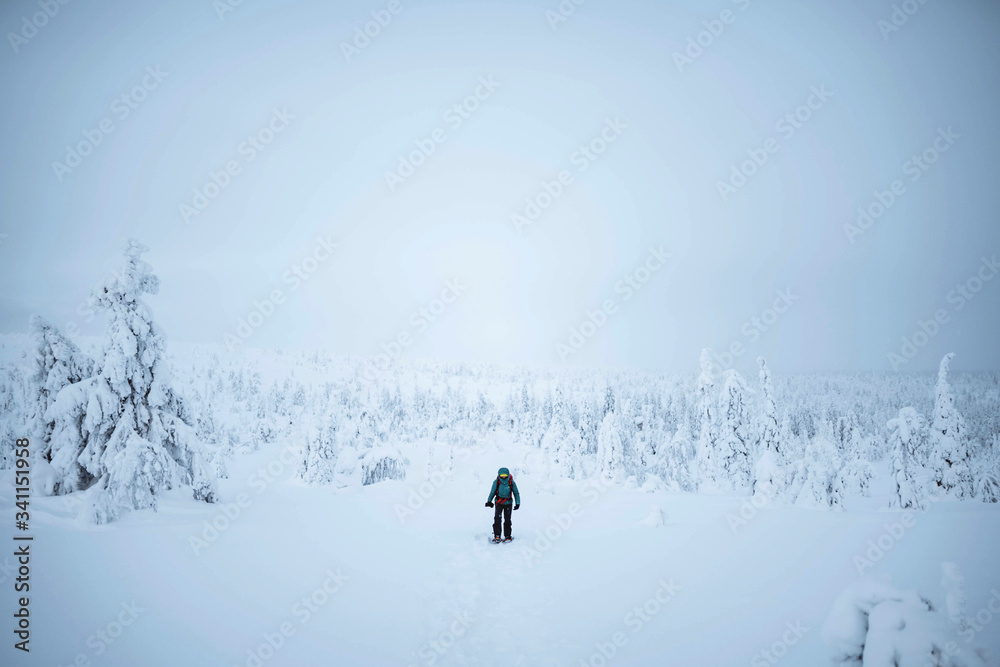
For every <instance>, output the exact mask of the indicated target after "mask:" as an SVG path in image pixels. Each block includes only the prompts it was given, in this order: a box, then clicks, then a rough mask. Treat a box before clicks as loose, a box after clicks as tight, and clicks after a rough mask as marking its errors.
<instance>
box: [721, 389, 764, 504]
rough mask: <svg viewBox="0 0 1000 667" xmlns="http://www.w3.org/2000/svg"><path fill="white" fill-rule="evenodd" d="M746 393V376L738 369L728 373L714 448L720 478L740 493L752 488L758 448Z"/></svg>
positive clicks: (723, 390)
mask: <svg viewBox="0 0 1000 667" xmlns="http://www.w3.org/2000/svg"><path fill="white" fill-rule="evenodd" d="M746 393H747V386H746V382H744V380H743V376H742V375H740V374H739V373H738V372H737V371H736V370H733V369H730V370H727V371H726V375H725V382H723V385H722V395H721V396H720V397H719V414H720V415H721V424H720V428H719V430H718V440H716V441H715V443H714V446H713V449H714V450H715V453H716V454H715V456H714V457H713V458H714V461H715V465H716V467H717V474H718V476H719V477H720V478H721V479H723V480H725V481H726V482H727V484H728V486H729V487H730V488H732V489H733V490H735V491H736V492H737V493H741V494H743V493H748V492H749V491H750V490H751V489H752V479H751V478H752V468H753V451H754V450H755V449H756V443H755V442H753V441H751V435H752V431H751V429H750V416H749V414H748V410H747V405H746V398H745V397H746Z"/></svg>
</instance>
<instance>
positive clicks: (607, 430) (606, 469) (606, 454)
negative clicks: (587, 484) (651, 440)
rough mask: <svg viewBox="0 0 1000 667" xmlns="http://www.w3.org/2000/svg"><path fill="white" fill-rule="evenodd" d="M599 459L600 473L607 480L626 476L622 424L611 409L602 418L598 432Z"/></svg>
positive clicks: (617, 479)
mask: <svg viewBox="0 0 1000 667" xmlns="http://www.w3.org/2000/svg"><path fill="white" fill-rule="evenodd" d="M597 460H598V464H599V474H600V476H601V478H603V479H605V480H607V481H612V480H615V481H620V480H621V479H622V478H623V476H624V470H623V468H624V459H623V451H622V435H621V425H620V424H619V420H618V416H617V415H616V414H615V413H614V411H611V412H609V413H607V414H606V415H604V419H602V420H601V428H600V430H599V431H598V433H597Z"/></svg>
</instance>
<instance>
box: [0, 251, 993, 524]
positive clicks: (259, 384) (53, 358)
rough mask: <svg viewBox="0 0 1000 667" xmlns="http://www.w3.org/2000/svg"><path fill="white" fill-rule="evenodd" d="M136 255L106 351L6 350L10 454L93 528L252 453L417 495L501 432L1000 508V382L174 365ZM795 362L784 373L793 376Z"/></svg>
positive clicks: (120, 278) (535, 458)
mask: <svg viewBox="0 0 1000 667" xmlns="http://www.w3.org/2000/svg"><path fill="white" fill-rule="evenodd" d="M143 250H144V248H143V247H142V246H141V245H139V244H138V243H136V242H131V243H130V244H129V245H127V247H126V258H125V264H124V266H123V267H122V270H121V271H120V272H119V273H118V274H116V276H115V277H114V278H112V279H110V280H109V281H108V283H106V284H102V285H99V286H98V287H97V288H96V289H95V291H94V297H93V299H94V303H95V304H96V305H97V306H99V307H103V308H105V309H106V310H107V313H108V314H107V319H108V333H107V337H106V339H105V340H104V341H101V342H96V341H88V342H89V343H90V345H89V347H90V348H91V349H92V350H93V352H92V353H88V352H86V351H84V349H86V348H87V347H88V346H87V345H86V344H83V348H81V346H79V345H77V344H76V343H75V342H74V341H72V340H70V339H69V338H68V337H66V336H65V335H64V334H63V333H61V332H60V331H59V330H58V329H57V328H56V327H54V326H53V325H52V324H49V323H48V322H46V321H45V320H43V319H42V318H40V317H35V318H33V319H32V321H31V331H30V334H28V335H26V336H9V337H5V339H4V341H3V345H4V351H5V354H4V360H3V367H2V372H3V382H2V384H0V392H2V393H0V398H2V402H3V406H4V418H3V422H2V424H0V432H2V433H3V434H4V436H5V437H4V440H3V442H4V443H5V451H4V452H3V457H2V458H0V463H2V467H4V468H7V467H10V465H11V461H12V460H13V455H12V452H13V441H14V437H19V436H22V435H23V434H25V433H26V432H27V433H30V434H31V435H32V436H33V438H34V440H35V441H36V442H37V443H39V447H38V448H37V450H36V451H37V455H38V460H37V461H36V471H44V473H43V474H44V476H45V479H46V482H45V486H44V490H45V492H46V493H50V494H55V495H61V494H67V493H73V492H77V491H86V492H87V494H86V495H87V497H88V498H92V500H91V501H90V504H89V505H88V512H89V515H90V518H91V519H92V520H94V521H96V522H106V521H109V520H112V519H114V518H115V517H116V516H117V515H118V513H119V512H120V511H124V510H128V509H141V508H145V507H153V506H155V496H156V494H157V493H158V492H159V491H160V490H164V489H170V488H173V487H174V486H176V485H178V484H186V485H189V486H190V485H194V495H195V497H196V498H199V499H202V500H206V501H208V502H212V496H213V492H212V485H213V479H214V478H215V477H218V476H221V477H224V476H225V475H226V469H227V462H228V461H229V460H231V459H232V457H233V456H234V455H237V454H239V453H246V452H251V451H256V450H258V449H260V448H261V447H262V446H268V445H271V444H272V443H274V442H276V441H281V442H290V443H294V444H295V445H296V446H297V448H298V450H299V452H298V455H299V459H300V462H299V469H298V474H299V476H300V477H301V478H302V479H303V480H304V481H305V482H307V483H309V484H313V485H331V486H333V487H335V488H341V487H345V486H351V485H367V484H372V483H375V482H378V481H381V480H383V479H401V478H402V475H403V470H404V466H403V465H402V462H403V461H405V460H406V457H407V449H408V447H409V446H410V445H411V444H412V443H415V442H417V441H420V440H423V439H429V440H431V441H433V442H441V443H447V444H448V445H449V446H452V447H463V446H464V447H469V446H472V445H474V444H476V443H481V442H489V441H490V440H491V439H492V438H494V437H496V435H497V434H498V433H502V434H504V435H505V436H506V437H508V438H509V439H510V440H512V441H513V442H516V443H520V444H523V445H525V446H527V448H528V451H529V452H531V454H532V455H530V456H527V457H525V459H524V460H523V461H519V462H518V469H519V470H520V471H524V472H531V473H535V474H539V475H541V476H542V478H543V479H545V480H549V481H551V480H558V479H573V480H585V479H590V478H594V477H601V478H604V479H607V480H613V481H614V482H615V483H618V484H622V485H624V486H625V487H641V488H644V489H650V490H658V489H666V490H672V491H683V492H690V493H718V492H725V493H736V494H740V495H765V496H767V497H768V498H769V499H770V500H774V501H777V502H781V503H788V504H793V505H801V506H806V507H820V508H831V509H837V508H842V507H843V505H844V503H845V501H847V500H848V499H849V498H851V497H852V496H866V495H868V491H869V488H870V484H871V480H872V479H873V478H876V477H880V476H885V477H889V478H891V479H892V480H893V484H894V488H895V493H894V495H893V497H892V504H893V506H894V507H899V508H904V509H905V508H921V507H923V506H924V505H925V504H926V503H928V502H933V501H935V500H943V499H951V500H964V501H969V502H987V503H995V502H998V500H1000V373H964V374H949V372H948V371H949V369H948V367H949V362H950V360H951V358H952V357H953V356H954V355H948V356H946V357H945V358H944V359H942V360H941V365H940V370H939V372H938V374H937V376H936V377H935V376H929V375H913V374H865V375H838V376H831V375H789V376H782V375H780V374H778V375H772V373H771V371H770V369H769V367H768V366H767V363H766V362H765V360H764V359H762V358H759V359H758V360H757V362H758V365H759V373H758V376H757V377H753V378H745V377H743V376H741V375H740V374H739V373H738V372H737V371H735V370H732V369H730V370H725V371H720V369H719V368H718V366H717V364H716V363H715V362H714V361H713V360H712V357H711V354H710V351H709V350H705V351H704V353H703V355H702V358H701V360H700V373H698V374H691V375H689V376H678V377H674V376H665V375H655V374H650V373H642V372H625V371H621V372H612V371H606V370H592V371H587V370H563V369H546V368H530V367H524V368H516V367H503V366H498V365H475V364H462V363H455V364H440V363H432V362H420V361H405V362H402V363H397V364H395V365H393V366H392V367H391V368H389V369H387V370H381V369H378V370H377V372H373V365H372V362H371V360H368V359H359V358H345V357H338V356H335V355H330V354H327V353H324V352H311V353H282V352H267V351H259V350H249V349H248V350H235V351H234V350H228V349H226V348H225V347H222V346H217V347H212V346H204V347H201V346H188V347H187V348H184V349H180V350H177V351H175V352H174V353H173V354H171V355H169V356H168V355H167V350H166V343H165V339H164V336H163V334H162V333H161V332H160V330H159V328H158V326H157V325H156V323H155V322H154V321H153V320H152V314H151V312H150V311H149V309H148V307H147V306H146V305H145V304H144V303H143V302H142V300H141V299H140V298H139V297H140V296H142V295H143V294H145V293H150V292H151V293H155V292H156V289H157V285H158V280H157V278H156V276H155V275H154V274H152V273H151V269H150V267H149V265H148V264H146V263H145V262H144V261H142V259H141V257H140V255H141V253H142V252H143ZM779 361H780V360H779Z"/></svg>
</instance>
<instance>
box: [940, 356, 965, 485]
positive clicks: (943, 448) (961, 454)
mask: <svg viewBox="0 0 1000 667" xmlns="http://www.w3.org/2000/svg"><path fill="white" fill-rule="evenodd" d="M954 357H955V355H954V353H949V354H946V355H944V358H943V359H941V365H940V367H939V368H938V379H937V385H936V386H935V387H934V417H933V420H932V429H931V433H932V436H933V437H932V439H931V446H932V447H933V453H932V454H931V456H930V465H931V467H932V468H933V471H934V482H935V484H936V485H937V487H938V489H939V490H941V491H943V492H944V493H948V494H954V495H955V496H957V497H959V498H968V497H970V496H971V495H972V491H973V489H972V472H971V469H970V463H971V456H970V453H969V446H968V437H967V436H966V428H965V420H964V419H962V415H961V414H960V413H959V411H958V409H957V408H955V398H954V396H953V395H952V393H951V387H950V386H949V385H948V366H949V364H950V363H951V360H952V359H953V358H954Z"/></svg>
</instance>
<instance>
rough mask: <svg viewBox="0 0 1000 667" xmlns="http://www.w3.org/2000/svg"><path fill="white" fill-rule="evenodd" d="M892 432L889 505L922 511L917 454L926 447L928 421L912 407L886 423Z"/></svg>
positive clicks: (921, 489) (921, 487)
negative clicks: (890, 494)
mask: <svg viewBox="0 0 1000 667" xmlns="http://www.w3.org/2000/svg"><path fill="white" fill-rule="evenodd" d="M887 426H888V428H889V429H890V431H891V433H890V435H889V447H890V451H892V482H893V484H892V491H893V493H892V496H891V497H890V499H889V506H890V507H892V508H898V509H923V508H924V505H923V498H924V495H925V494H924V488H923V485H922V484H921V482H920V472H921V471H920V466H919V463H918V462H917V456H918V452H921V451H923V450H924V449H925V447H926V445H927V439H928V434H927V422H926V420H925V419H924V416H923V415H922V414H920V413H919V412H917V411H916V410H914V409H913V408H911V407H906V408H903V409H902V410H900V411H899V416H898V417H896V418H895V419H891V420H889V422H888V424H887Z"/></svg>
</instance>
